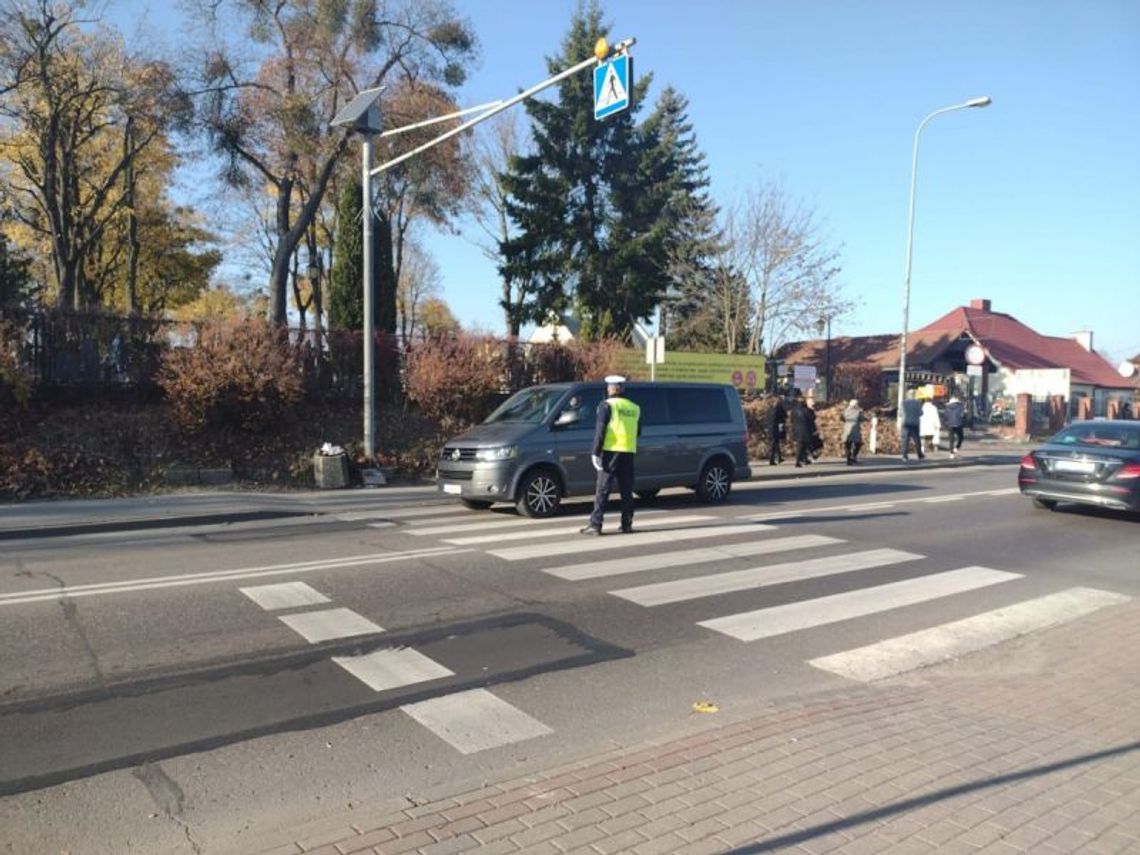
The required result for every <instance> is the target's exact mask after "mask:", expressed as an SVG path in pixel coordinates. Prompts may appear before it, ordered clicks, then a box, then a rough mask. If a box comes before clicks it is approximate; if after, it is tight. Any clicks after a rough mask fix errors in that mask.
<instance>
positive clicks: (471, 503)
mask: <svg viewBox="0 0 1140 855" xmlns="http://www.w3.org/2000/svg"><path fill="white" fill-rule="evenodd" d="M459 501H460V502H461V503H462V504H463V507H465V508H470V509H471V510H473V511H485V510H487V508H489V507H491V505H493V504H495V503H494V502H487V501H484V500H483V499H460V500H459Z"/></svg>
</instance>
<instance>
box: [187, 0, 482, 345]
mask: <svg viewBox="0 0 1140 855" xmlns="http://www.w3.org/2000/svg"><path fill="white" fill-rule="evenodd" d="M199 15H200V17H201V18H202V19H203V20H205V21H206V22H207V23H208V24H209V25H210V30H211V32H210V39H211V42H212V44H211V46H210V48H209V49H208V50H207V51H206V54H207V57H206V62H205V64H204V68H203V85H202V88H201V90H200V92H199V93H198V95H199V103H200V107H201V110H200V115H201V118H202V121H203V123H204V125H205V128H206V129H207V131H208V133H209V136H210V139H211V141H212V142H213V144H214V146H215V147H216V149H217V150H218V151H219V152H220V153H222V154H223V155H225V156H226V158H227V170H226V177H227V179H228V180H229V181H230V182H231V183H235V184H240V183H251V182H253V183H259V184H262V185H265V184H267V185H268V186H269V188H270V190H271V192H272V193H273V195H274V197H275V203H276V204H275V216H274V240H275V245H274V254H273V263H272V269H271V273H270V278H269V294H270V314H271V318H272V319H273V320H274V321H275V322H277V323H283V322H284V320H285V303H286V299H285V295H286V291H287V287H288V278H289V269H290V260H291V258H292V256H293V254H294V253H295V252H296V251H297V249H298V246H299V245H300V244H301V242H302V239H303V238H304V236H305V234H306V232H307V231H308V229H309V227H310V225H311V223H312V221H313V219H314V217H315V216H316V212H317V210H318V208H319V207H320V206H321V204H322V203H323V201H324V198H325V193H326V190H327V189H328V186H329V182H330V180H331V178H332V175H333V170H334V168H335V167H336V164H337V161H338V159H339V158H340V156H341V155H342V154H343V153H344V151H345V149H346V147H347V144H348V133H347V132H345V131H343V130H336V129H333V128H331V127H330V122H331V121H332V119H333V118H334V116H335V115H336V113H337V112H338V111H339V109H340V108H341V107H342V106H343V104H344V103H345V102H346V100H347V99H348V98H350V97H351V96H352V95H354V94H355V93H357V92H359V91H361V90H363V89H368V88H373V87H376V86H379V85H381V84H382V83H386V82H390V81H391V80H392V79H403V80H422V81H433V80H435V81H441V82H443V83H445V84H447V85H456V84H458V83H460V82H462V79H463V76H464V72H463V67H462V65H461V63H462V62H464V61H466V60H467V59H469V58H470V57H471V56H472V55H473V52H474V38H473V36H472V35H471V33H470V32H469V30H468V27H467V25H466V24H465V23H464V22H463V21H461V20H460V19H459V18H458V17H457V16H456V15H455V13H454V12H453V11H452V9H451V7H450V4H449V3H448V2H447V0H394V2H389V3H384V4H381V3H379V2H378V1H377V0H345V2H340V3H327V2H322V0H199ZM235 20H236V21H241V22H242V23H243V24H244V25H246V30H245V32H246V36H247V38H246V39H244V40H242V41H240V42H238V43H231V42H229V41H228V40H227V38H226V36H228V35H229V34H230V33H231V32H232V31H233V29H234V23H235ZM247 57H252V59H249V60H247V59H246V58H247ZM305 185H307V186H305ZM303 186H304V189H305V190H306V191H307V192H306V194H305V195H304V197H303V198H302V195H301V192H300V191H301V189H302V187H303Z"/></svg>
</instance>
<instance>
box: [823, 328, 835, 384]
mask: <svg viewBox="0 0 1140 855" xmlns="http://www.w3.org/2000/svg"><path fill="white" fill-rule="evenodd" d="M824 382H825V383H826V384H827V403H829V404H830V403H831V402H832V400H833V399H832V397H831V316H830V315H828V316H827V367H826V368H824Z"/></svg>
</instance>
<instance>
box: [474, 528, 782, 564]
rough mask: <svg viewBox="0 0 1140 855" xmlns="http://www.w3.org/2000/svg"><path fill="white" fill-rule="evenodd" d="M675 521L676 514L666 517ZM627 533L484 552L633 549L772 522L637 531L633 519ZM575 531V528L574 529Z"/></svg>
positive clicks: (540, 554) (506, 555)
mask: <svg viewBox="0 0 1140 855" xmlns="http://www.w3.org/2000/svg"><path fill="white" fill-rule="evenodd" d="M669 522H676V518H674V519H672V520H669ZM633 525H634V531H633V532H632V533H631V534H607V535H604V536H603V537H589V536H587V535H579V536H578V537H577V538H575V539H574V540H569V541H562V542H560V543H540V544H532V545H530V546H512V547H507V548H505V549H490V550H488V551H487V554H488V555H494V556H495V557H496V558H502V559H503V560H504V561H522V560H523V559H528V558H548V557H551V556H554V555H580V554H582V553H584V552H601V551H602V550H605V551H613V550H617V549H635V548H637V547H639V546H646V545H648V544H652V543H673V542H679V541H684V540H702V539H707V538H710V537H731V536H733V535H744V534H753V533H755V532H763V531H770V530H771V529H772V526H768V525H763V524H762V523H757V522H749V521H741V522H736V523H732V524H729V525H705V526H690V527H688V528H675V529H667V530H665V531H640V530H638V524H637V521H636V520H634V523H633ZM575 531H577V529H575Z"/></svg>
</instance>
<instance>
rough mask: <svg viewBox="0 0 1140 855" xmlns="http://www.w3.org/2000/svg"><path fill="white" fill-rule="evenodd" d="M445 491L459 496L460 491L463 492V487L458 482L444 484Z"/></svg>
mask: <svg viewBox="0 0 1140 855" xmlns="http://www.w3.org/2000/svg"><path fill="white" fill-rule="evenodd" d="M443 492H445V493H451V494H452V495H455V496H458V495H459V494H460V493H462V492H463V488H462V487H460V486H459V485H458V484H444V485H443Z"/></svg>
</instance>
